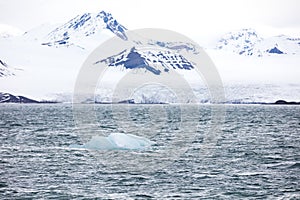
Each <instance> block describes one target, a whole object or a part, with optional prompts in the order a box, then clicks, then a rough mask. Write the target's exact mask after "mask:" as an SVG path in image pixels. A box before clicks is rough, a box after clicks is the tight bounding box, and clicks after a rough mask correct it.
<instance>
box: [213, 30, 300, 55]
mask: <svg viewBox="0 0 300 200" xmlns="http://www.w3.org/2000/svg"><path fill="white" fill-rule="evenodd" d="M216 48H217V49H219V50H226V51H229V52H233V53H236V54H239V55H246V56H259V57H260V56H265V55H272V54H289V55H300V38H291V37H288V36H285V35H279V36H273V37H269V38H263V37H261V36H259V35H258V33H257V32H256V31H255V30H254V29H241V30H238V31H235V32H230V33H227V34H225V35H224V36H223V37H222V38H221V39H220V40H219V41H218V43H217V46H216Z"/></svg>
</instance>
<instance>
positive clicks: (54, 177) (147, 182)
mask: <svg viewBox="0 0 300 200" xmlns="http://www.w3.org/2000/svg"><path fill="white" fill-rule="evenodd" d="M125 107H126V109H127V110H126V109H124V108H125ZM83 108H84V110H83V111H82V116H83V119H85V120H86V121H87V122H89V120H90V119H89V118H88V115H86V114H84V113H85V112H89V111H90V110H91V109H92V110H95V111H96V119H97V121H98V123H96V124H95V122H91V123H90V124H88V123H86V124H84V126H78V125H77V126H75V124H76V123H77V122H76V123H75V122H74V118H73V112H72V106H71V105H63V104H60V105H59V104H56V105H55V104H52V105H18V104H14V105H12V104H3V105H0V112H1V114H0V117H1V119H0V145H1V149H0V177H1V179H0V199H24V198H28V199H89V198H98V199H151V198H153V199H191V198H195V199H205V198H206V199H245V198H246V199H266V198H269V199H274V198H275V199H299V198H300V195H299V194H300V107H297V106H267V105H266V106H260V105H255V106H250V105H236V106H227V107H226V121H225V123H224V124H223V125H222V132H221V134H220V135H219V138H218V142H217V143H216V144H215V145H213V146H211V149H212V151H211V154H208V155H201V152H202V151H201V148H203V142H204V140H203V138H204V137H205V131H206V130H208V128H209V126H210V119H211V117H210V113H211V106H209V105H206V106H200V110H199V111H197V112H198V114H197V115H195V114H194V113H195V112H194V111H195V110H196V107H195V106H187V107H186V108H185V109H187V110H190V111H191V112H190V113H191V115H190V116H188V118H187V119H180V115H181V114H182V113H180V112H179V110H178V109H179V108H178V106H168V105H130V106H127V105H118V106H115V108H114V111H113V112H112V111H111V109H110V108H111V107H110V105H96V106H95V108H94V107H93V106H92V105H85V106H83ZM192 111H193V112H192ZM192 113H193V114H192ZM86 116H87V117H86ZM184 120H187V121H188V122H190V123H185V127H184V128H185V130H187V132H188V134H195V137H194V138H193V140H192V141H188V143H187V146H189V148H188V150H187V151H186V153H184V154H182V155H181V157H180V158H178V159H176V160H175V161H174V162H172V163H169V164H168V165H167V166H165V167H164V168H159V167H158V169H155V168H153V170H149V171H143V170H135V169H134V167H135V164H137V165H138V164H141V163H140V161H141V159H137V160H136V161H135V156H140V155H142V156H143V157H149V156H150V157H151V155H152V154H154V153H157V152H159V151H162V150H161V149H163V148H164V145H165V144H171V143H170V141H172V140H174V138H175V139H176V137H174V135H176V133H180V126H181V125H182V124H181V123H180V121H184ZM195 122H198V123H197V129H196V131H194V130H195V128H194V127H192V126H194V125H195ZM189 125H190V126H191V127H190V129H189V128H188V126H189ZM149 130H151V131H150V132H151V134H149V133H148V135H147V136H149V137H150V136H151V140H154V141H155V142H156V144H155V145H154V146H153V147H152V148H150V149H148V150H144V151H124V150H113V151H96V150H87V149H74V148H70V147H69V146H70V145H72V144H82V143H84V142H86V140H87V139H88V137H89V136H91V135H95V134H96V135H97V134H103V135H108V134H109V133H112V132H126V133H131V134H136V135H143V134H141V133H143V132H147V131H149ZM188 130H192V131H191V132H189V131H188ZM82 133H84V134H82ZM185 134H186V133H185ZM177 139H179V140H182V141H179V143H180V142H181V143H184V142H185V141H183V140H184V138H182V137H180V138H177ZM171 147H172V148H174V149H173V150H174V152H178V149H177V148H180V145H179V146H178V147H177V146H176V145H173V146H171ZM170 157H171V156H170ZM166 159H167V158H166ZM127 161H128V163H127ZM129 162H130V163H129ZM134 162H136V163H134ZM161 162H164V160H161ZM127 164H128V166H129V167H126V166H127ZM148 164H149V163H145V164H144V166H147V165H148ZM150 165H151V164H149V167H153V166H150ZM158 166H160V165H159V163H158Z"/></svg>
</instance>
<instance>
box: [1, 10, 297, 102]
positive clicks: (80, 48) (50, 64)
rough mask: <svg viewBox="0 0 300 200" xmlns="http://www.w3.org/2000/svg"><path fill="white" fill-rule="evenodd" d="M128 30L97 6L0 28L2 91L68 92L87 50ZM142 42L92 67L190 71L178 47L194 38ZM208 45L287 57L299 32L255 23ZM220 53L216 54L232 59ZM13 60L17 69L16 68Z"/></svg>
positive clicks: (12, 98) (249, 54) (294, 48)
mask: <svg viewBox="0 0 300 200" xmlns="http://www.w3.org/2000/svg"><path fill="white" fill-rule="evenodd" d="M126 30H127V29H126V27H125V26H123V25H122V24H120V23H119V22H118V20H116V19H115V18H114V17H113V16H112V15H111V14H110V13H107V12H105V11H101V12H99V13H84V14H82V15H78V16H76V17H75V18H72V19H70V20H69V21H67V22H66V23H63V24H58V25H50V24H43V25H41V26H38V27H36V28H34V29H32V30H29V31H27V32H26V33H24V34H23V35H21V36H7V35H5V37H1V34H0V47H1V49H4V51H1V53H0V91H7V92H9V93H11V94H14V93H15V94H27V93H28V91H29V92H32V93H31V94H30V95H31V96H32V95H35V94H37V96H39V95H38V94H39V92H40V91H42V92H45V94H48V93H51V94H57V93H60V94H63V93H69V94H70V93H72V90H73V88H74V81H75V79H76V76H77V74H78V70H79V69H80V67H81V65H82V63H83V62H84V60H85V59H86V58H87V56H88V55H89V54H90V53H91V52H92V51H93V50H94V49H95V48H96V47H98V46H99V44H101V43H102V42H103V41H105V40H107V39H108V38H111V37H113V36H117V37H118V38H120V40H127V39H128V38H127V35H126ZM135 42H137V43H138V42H139V41H135ZM145 45H147V46H149V48H146V49H145V48H139V47H138V45H137V47H134V48H130V49H124V50H122V51H121V52H118V53H117V54H116V55H111V56H109V57H107V58H105V59H103V58H102V59H99V60H98V61H97V62H96V63H95V67H97V63H104V64H106V65H107V66H109V67H112V68H115V69H118V68H119V69H124V68H125V69H126V70H137V71H138V72H141V73H143V72H150V73H153V74H155V75H160V74H162V73H168V71H169V70H170V69H175V70H176V71H183V72H186V71H189V72H193V70H194V66H193V64H192V63H191V62H190V61H189V60H188V59H186V58H185V57H184V56H182V55H181V54H180V51H181V50H187V51H193V48H194V47H193V45H192V44H186V43H182V42H180V41H178V42H174V43H168V42H165V41H153V40H151V39H149V41H148V43H147V44H145ZM174 50H175V51H174ZM209 50H210V51H213V52H221V53H223V52H227V53H228V52H229V53H230V55H233V56H237V57H238V58H242V57H251V58H257V57H262V58H263V57H270V56H271V57H272V56H274V57H278V56H280V57H288V58H289V56H294V57H295V55H296V56H297V55H300V38H291V37H288V36H285V35H279V36H274V37H269V38H263V37H261V36H260V35H259V34H258V33H257V32H256V31H255V30H254V29H241V30H238V31H233V32H230V33H227V34H225V35H224V36H222V37H221V38H220V39H219V40H218V41H217V42H216V48H214V49H209ZM216 55H219V54H216ZM224 55H226V56H223V57H221V58H220V59H222V58H224V57H225V58H226V59H232V58H234V59H236V57H232V58H231V57H230V58H228V56H227V54H224ZM239 55H240V56H239ZM217 59H219V57H217ZM296 62H297V61H296ZM296 62H295V61H292V62H291V63H292V65H295V64H293V63H296ZM220 63H221V64H222V63H223V62H220ZM261 63H263V62H261ZM297 64H298V63H297ZM235 65H236V63H235ZM278 65H282V64H281V63H279V64H278ZM13 66H18V68H20V69H21V70H19V71H18V70H17V71H16V70H15V68H14V67H13ZM229 66H230V65H229ZM124 73H125V72H124ZM8 77H9V78H8ZM34 89H36V91H38V92H35V90H34ZM16 90H18V91H16ZM1 98H2V101H8V102H10V101H13V102H25V101H27V100H26V98H24V97H19V96H14V95H10V94H5V95H4V94H2V96H1ZM8 99H10V100H8ZM42 99H43V98H42ZM28 101H29V100H28ZM158 101H159V100H158Z"/></svg>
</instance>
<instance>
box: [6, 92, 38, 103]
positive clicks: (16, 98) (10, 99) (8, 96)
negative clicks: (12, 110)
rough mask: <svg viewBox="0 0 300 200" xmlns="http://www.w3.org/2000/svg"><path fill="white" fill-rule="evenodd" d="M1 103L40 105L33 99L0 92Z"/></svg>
mask: <svg viewBox="0 0 300 200" xmlns="http://www.w3.org/2000/svg"><path fill="white" fill-rule="evenodd" d="M0 103H39V102H38V101H35V100H33V99H29V98H27V97H23V96H15V95H12V94H9V93H2V92H0Z"/></svg>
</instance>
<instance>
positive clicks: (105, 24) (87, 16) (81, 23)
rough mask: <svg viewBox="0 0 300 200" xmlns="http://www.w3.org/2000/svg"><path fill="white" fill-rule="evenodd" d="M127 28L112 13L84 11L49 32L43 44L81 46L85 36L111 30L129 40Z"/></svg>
mask: <svg viewBox="0 0 300 200" xmlns="http://www.w3.org/2000/svg"><path fill="white" fill-rule="evenodd" d="M125 30H126V28H125V27H124V26H123V25H121V24H119V23H118V22H117V20H116V19H114V18H113V17H112V15H111V14H110V13H106V12H104V11H101V12H99V13H84V14H83V15H78V16H76V17H75V18H73V19H71V20H70V21H69V22H67V23H65V24H63V25H61V26H59V27H57V28H56V29H54V30H53V31H51V32H50V33H48V34H47V36H46V37H45V39H44V42H43V43H42V45H48V46H55V47H59V46H70V45H78V46H80V41H79V40H82V39H83V38H87V37H90V36H93V35H95V34H97V33H101V32H103V31H110V32H112V33H113V34H115V35H117V36H118V37H120V38H121V39H123V40H127V36H126V34H125Z"/></svg>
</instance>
